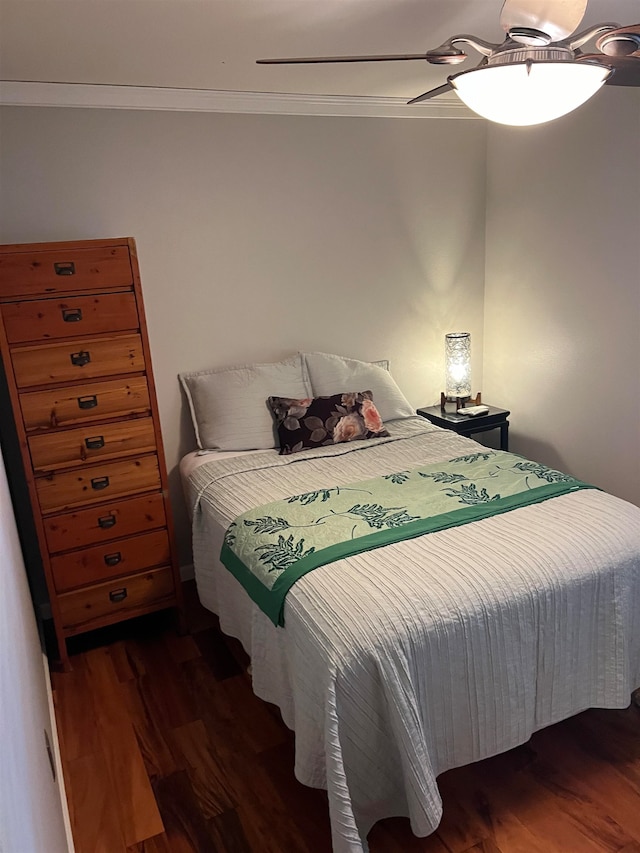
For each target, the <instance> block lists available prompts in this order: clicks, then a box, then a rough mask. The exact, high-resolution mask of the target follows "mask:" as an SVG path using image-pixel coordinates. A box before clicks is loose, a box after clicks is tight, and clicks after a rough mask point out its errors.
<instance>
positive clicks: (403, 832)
mask: <svg viewBox="0 0 640 853" xmlns="http://www.w3.org/2000/svg"><path fill="white" fill-rule="evenodd" d="M367 840H368V842H369V850H370V853H450V851H449V848H448V847H446V846H445V844H444V842H443V841H442V840H441V839H440V836H439V835H438V834H437V832H434V833H432V834H431V835H429V836H427V837H426V838H417V837H416V836H415V835H414V834H413V832H411V826H410V824H409V819H408V818H406V817H392V818H387V819H386V820H383V821H380V822H379V823H377V824H376V825H375V826H374V827H373V829H372V830H371V832H370V833H369V835H368V837H367ZM329 849H331V848H329Z"/></svg>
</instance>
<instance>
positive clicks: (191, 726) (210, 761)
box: [168, 720, 235, 820]
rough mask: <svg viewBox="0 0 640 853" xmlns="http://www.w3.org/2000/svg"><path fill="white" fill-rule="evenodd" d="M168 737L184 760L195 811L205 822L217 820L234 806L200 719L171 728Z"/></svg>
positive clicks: (227, 785) (225, 778) (222, 772)
mask: <svg viewBox="0 0 640 853" xmlns="http://www.w3.org/2000/svg"><path fill="white" fill-rule="evenodd" d="M168 737H169V738H170V739H171V741H172V743H173V747H174V754H175V753H179V754H181V755H182V757H183V759H184V767H185V769H186V770H187V772H188V774H189V781H190V783H191V787H192V789H193V793H194V796H195V798H196V800H197V803H198V808H199V810H200V812H201V814H202V816H203V817H204V818H205V819H206V820H208V819H210V818H213V817H217V816H218V815H220V814H223V813H225V812H227V811H229V810H232V809H233V808H234V807H235V801H234V800H233V798H232V796H231V794H230V792H229V781H228V774H227V772H226V770H225V768H224V767H223V766H222V765H221V764H220V762H219V761H218V758H217V756H216V753H215V748H214V746H213V744H212V743H211V740H210V738H209V734H208V732H207V729H206V727H205V725H204V723H203V722H202V720H195V722H193V723H187V724H186V725H184V726H180V727H179V728H176V729H173V730H172V731H171V732H170V733H169V735H168Z"/></svg>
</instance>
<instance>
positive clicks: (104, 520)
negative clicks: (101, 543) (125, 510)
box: [98, 515, 116, 530]
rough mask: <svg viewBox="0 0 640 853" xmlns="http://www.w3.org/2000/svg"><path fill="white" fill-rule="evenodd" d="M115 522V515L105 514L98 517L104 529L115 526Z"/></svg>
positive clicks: (99, 524)
mask: <svg viewBox="0 0 640 853" xmlns="http://www.w3.org/2000/svg"><path fill="white" fill-rule="evenodd" d="M115 524H116V517H115V515H103V516H102V517H101V518H99V519H98V527H100V528H102V530H108V529H109V528H110V527H115Z"/></svg>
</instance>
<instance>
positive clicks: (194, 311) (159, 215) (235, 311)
mask: <svg viewBox="0 0 640 853" xmlns="http://www.w3.org/2000/svg"><path fill="white" fill-rule="evenodd" d="M1 118H2V124H1V130H2V139H1V142H2V149H1V151H2V157H1V161H0V168H1V172H0V180H1V185H2V197H3V198H2V202H3V203H2V212H1V214H0V216H1V219H0V241H1V242H29V241H34V240H64V239H82V238H99V237H117V236H133V237H135V238H136V241H137V244H138V252H139V256H140V265H141V273H142V282H143V290H144V293H145V298H146V309H147V318H148V322H149V332H150V338H151V346H152V351H153V356H154V369H155V376H156V383H157V386H158V395H159V402H160V409H161V418H162V425H163V431H164V436H165V445H166V451H167V459H168V465H169V468H170V469H172V470H173V475H172V483H173V494H174V505H175V507H176V514H177V516H178V530H179V534H180V538H181V540H182V543H183V546H182V553H183V560H184V561H185V562H188V559H189V558H188V545H187V542H188V531H187V529H186V521H185V516H184V512H183V508H182V506H181V493H180V488H179V484H178V480H177V472H176V470H175V466H176V465H177V462H178V458H179V456H180V454H181V453H183V452H185V451H187V450H189V449H191V447H192V444H193V437H192V433H191V429H190V426H189V423H188V419H187V417H186V413H185V410H184V405H183V401H182V399H181V396H180V393H179V387H178V382H177V380H176V375H177V373H178V372H180V371H185V370H196V369H199V368H206V367H212V366H221V365H228V364H234V363H242V362H247V361H258V360H271V359H278V358H280V357H281V356H284V355H287V354H289V353H293V352H295V351H296V350H297V349H320V350H324V351H329V352H337V353H340V354H343V355H348V356H353V357H356V358H363V359H377V358H389V359H390V360H391V364H392V369H393V372H394V375H395V376H396V378H397V380H398V382H399V383H400V385H401V387H403V389H404V390H405V392H406V394H407V395H408V397H409V399H410V400H411V402H412V403H413V404H415V405H416V406H418V405H425V404H431V403H433V402H435V400H436V398H437V397H438V395H439V392H440V389H441V386H442V381H443V359H444V356H443V351H444V341H443V338H444V334H445V332H447V331H452V330H460V329H463V330H468V331H471V333H472V341H473V350H474V371H475V383H474V384H475V385H476V387H479V385H480V382H481V378H482V314H483V279H484V210H485V139H486V131H485V127H484V125H483V124H482V122H478V121H447V120H438V121H426V120H416V119H411V120H398V119H391V120H390V119H369V118H319V117H294V116H291V117H287V116H243V115H218V114H190V113H154V112H136V111H107V110H74V109H50V108H49V109H45V108H43V109H37V108H35V109H32V108H5V109H4V110H3V111H2V116H1Z"/></svg>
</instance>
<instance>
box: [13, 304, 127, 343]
mask: <svg viewBox="0 0 640 853" xmlns="http://www.w3.org/2000/svg"><path fill="white" fill-rule="evenodd" d="M1 310H2V319H3V320H4V327H5V330H6V332H7V340H8V341H9V343H10V344H16V343H22V342H23V341H39V340H49V339H50V338H72V337H77V336H78V335H94V334H100V333H101V332H111V333H113V332H125V331H128V330H135V329H137V328H138V327H139V325H140V324H139V322H138V309H137V306H136V298H135V296H134V295H133V293H100V294H96V295H95V296H72V297H69V298H66V299H33V300H29V301H28V302H6V303H5V304H4V305H3V306H2V309H1Z"/></svg>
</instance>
